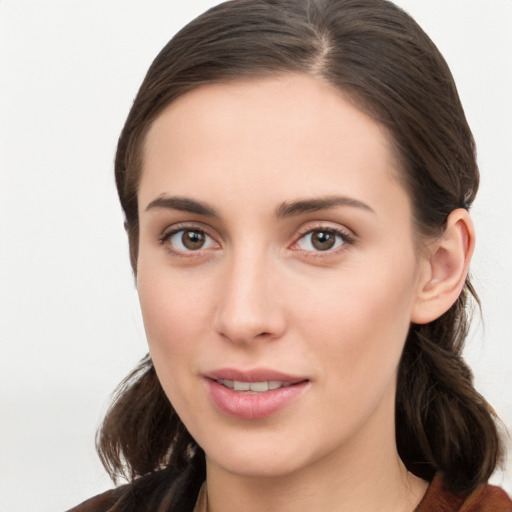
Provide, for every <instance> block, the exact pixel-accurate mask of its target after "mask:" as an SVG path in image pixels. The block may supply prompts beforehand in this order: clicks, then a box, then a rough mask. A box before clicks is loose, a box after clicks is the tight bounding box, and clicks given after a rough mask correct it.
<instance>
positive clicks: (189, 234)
mask: <svg viewBox="0 0 512 512" xmlns="http://www.w3.org/2000/svg"><path fill="white" fill-rule="evenodd" d="M181 241H182V242H183V245H184V246H185V247H186V248H187V249H201V247H202V246H203V244H204V234H203V233H200V232H198V231H185V233H183V236H182V238H181Z"/></svg>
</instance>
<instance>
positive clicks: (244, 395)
mask: <svg viewBox="0 0 512 512" xmlns="http://www.w3.org/2000/svg"><path fill="white" fill-rule="evenodd" d="M307 384H308V381H303V382H299V383H297V384H292V385H291V386H286V387H283V388H279V389H272V390H269V391H265V392H263V393H248V392H243V391H234V390H232V389H230V388H227V387H226V386H223V385H222V384H219V383H218V382H216V381H214V380H211V379H208V380H207V385H208V390H209V392H210V396H211V398H212V401H213V403H214V404H215V406H216V407H217V408H218V409H219V410H220V411H221V412H223V413H224V414H226V415H228V416H233V417H235V418H240V419H244V420H255V419H260V418H266V417H267V416H271V415H272V414H275V413H276V412H278V411H280V410H281V409H284V408H285V407H286V406H287V405H288V404H289V403H290V402H291V401H293V400H294V399H295V398H297V397H298V396H299V395H300V394H301V393H302V392H303V391H304V390H305V389H306V386H307Z"/></svg>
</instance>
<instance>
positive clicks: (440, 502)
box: [415, 476, 512, 512]
mask: <svg viewBox="0 0 512 512" xmlns="http://www.w3.org/2000/svg"><path fill="white" fill-rule="evenodd" d="M415 512H512V501H511V500H510V498H509V497H508V495H507V493H506V492H505V491H504V490H503V489H500V488H499V487H496V486H494V485H480V486H479V487H477V488H476V489H475V490H474V491H473V492H472V493H471V494H469V495H457V494H454V493H452V492H451V491H449V490H448V489H447V487H446V486H445V484H444V482H443V479H442V478H441V477H440V476H436V477H435V478H434V480H433V481H432V483H431V484H430V486H429V488H428V490H427V492H426V494H425V496H424V497H423V499H422V500H421V502H420V504H419V505H418V507H417V509H416V511H415Z"/></svg>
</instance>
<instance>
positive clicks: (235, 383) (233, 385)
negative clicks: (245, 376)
mask: <svg viewBox="0 0 512 512" xmlns="http://www.w3.org/2000/svg"><path fill="white" fill-rule="evenodd" d="M216 382H218V383H219V384H221V385H222V386H225V387H226V388H229V389H232V390H234V391H245V392H253V393H265V392H266V391H272V390H274V389H280V388H284V387H288V386H291V385H292V383H291V382H282V381H279V380H265V381H261V382H244V381H240V380H228V379H219V380H217V381H216Z"/></svg>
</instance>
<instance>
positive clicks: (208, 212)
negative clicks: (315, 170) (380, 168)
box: [146, 196, 375, 219]
mask: <svg viewBox="0 0 512 512" xmlns="http://www.w3.org/2000/svg"><path fill="white" fill-rule="evenodd" d="M337 206H349V207H352V208H360V209H362V210H366V211H369V212H372V213H375V211H374V210H373V208H371V207H370V206H369V205H368V204H366V203H363V202H362V201H359V200H358V199H354V198H352V197H347V196H327V197H320V198H315V199H301V200H297V201H291V202H284V203H282V204H281V205H280V206H278V207H277V208H276V210H275V212H274V214H275V216H276V218H278V219H283V218H286V217H294V216H296V215H302V214H304V213H311V212H318V211H321V210H329V209H332V208H336V207H337ZM153 209H167V210H179V211H184V212H190V213H197V214H198V215H204V216H206V217H215V218H218V217H219V214H218V213H217V212H216V210H215V209H214V208H213V207H211V206H210V205H208V204H207V203H203V202H201V201H196V200H195V199H190V198H188V197H182V196H172V197H167V196H160V197H157V198H156V199H153V201H151V202H150V203H149V204H148V206H147V207H146V211H149V210H153Z"/></svg>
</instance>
